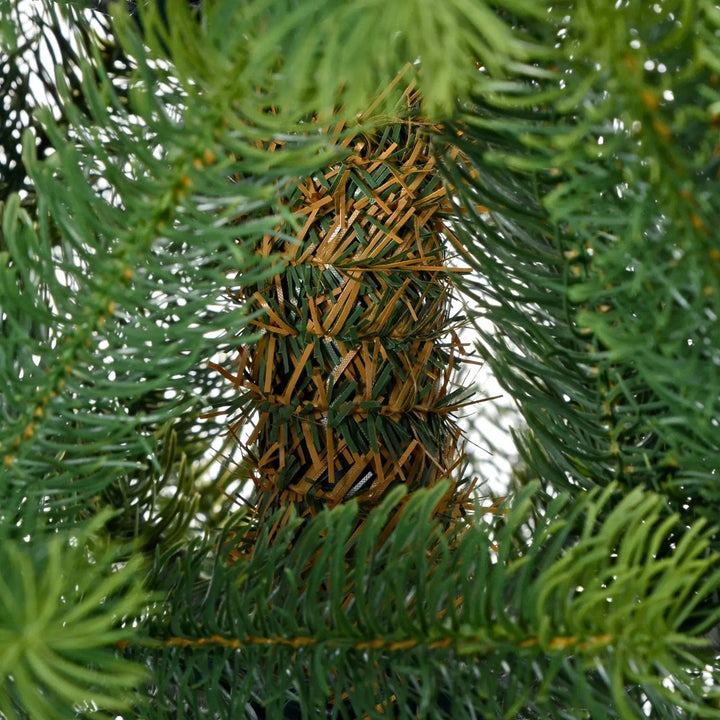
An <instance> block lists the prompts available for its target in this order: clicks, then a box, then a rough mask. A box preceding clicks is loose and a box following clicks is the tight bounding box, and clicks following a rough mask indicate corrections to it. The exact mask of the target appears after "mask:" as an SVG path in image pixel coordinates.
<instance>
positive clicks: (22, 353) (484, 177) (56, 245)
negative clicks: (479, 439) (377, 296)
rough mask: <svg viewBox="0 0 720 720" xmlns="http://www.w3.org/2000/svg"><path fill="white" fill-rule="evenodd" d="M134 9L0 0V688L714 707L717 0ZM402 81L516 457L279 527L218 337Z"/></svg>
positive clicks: (93, 708) (225, 338)
mask: <svg viewBox="0 0 720 720" xmlns="http://www.w3.org/2000/svg"><path fill="white" fill-rule="evenodd" d="M139 5H140V6H139V8H138V15H137V16H136V17H131V16H130V15H128V14H127V13H126V12H125V11H124V10H123V6H122V5H121V4H117V5H115V6H113V7H112V16H113V22H114V25H112V27H111V25H110V21H109V19H108V16H106V15H104V14H102V13H97V12H93V11H91V10H90V9H89V4H88V5H85V4H83V3H79V2H78V3H53V2H50V0H45V1H44V2H42V3H39V4H37V6H36V7H37V8H38V11H37V13H35V17H36V18H37V22H38V23H39V24H36V25H34V26H31V25H27V24H23V23H21V22H20V17H21V15H22V13H21V12H20V10H19V8H20V6H19V5H16V4H14V3H11V2H10V1H9V0H4V1H2V0H0V9H1V10H2V12H0V39H1V41H2V50H1V53H2V66H1V67H2V70H3V73H2V76H3V78H2V80H0V88H2V90H3V92H4V93H5V94H4V96H3V101H2V102H3V103H5V104H3V105H2V111H1V112H2V114H3V117H2V123H0V144H2V147H3V150H4V153H5V154H4V155H0V157H3V158H4V160H3V161H4V162H6V160H7V162H6V165H7V166H6V167H3V168H2V169H0V203H2V209H1V210H0V214H1V215H2V231H1V234H0V417H2V424H1V426H0V500H1V502H0V508H1V510H0V714H1V715H3V716H5V717H8V718H16V717H17V718H26V717H27V718H32V719H33V720H36V719H38V718H39V719H41V720H42V719H43V718H46V717H47V718H54V717H57V718H73V717H78V716H81V715H83V714H84V715H88V716H89V715H97V714H100V715H102V714H105V715H106V716H110V717H114V716H115V714H117V713H122V716H123V717H125V718H126V719H127V720H129V719H130V718H132V717H138V718H139V717H142V718H144V719H145V720H148V719H150V718H154V717H156V718H161V717H162V718H165V717H188V718H190V717H192V718H195V717H200V716H202V717H217V718H226V717H248V718H260V717H282V716H283V715H287V716H292V714H293V713H295V715H297V714H299V713H301V714H302V716H303V717H312V716H315V715H319V716H323V715H324V714H325V713H324V712H323V708H326V709H327V715H328V716H330V717H343V718H351V717H362V716H363V714H366V715H367V716H368V717H380V716H381V711H380V709H378V705H380V707H382V704H383V703H384V704H385V715H384V717H387V716H388V715H391V714H392V713H396V714H397V716H398V717H406V718H412V717H433V718H436V717H439V718H442V717H449V718H450V717H453V718H454V717H497V718H508V719H509V718H538V719H539V718H566V719H569V718H604V717H608V718H636V717H643V716H646V715H647V714H649V715H650V716H651V717H658V718H689V717H717V716H718V715H719V714H720V711H718V707H719V706H720V703H719V699H718V697H717V665H718V663H717V649H716V648H714V647H713V646H712V645H711V644H710V643H709V642H708V641H706V640H705V639H704V638H703V634H704V633H706V632H708V631H711V630H712V629H713V627H714V626H715V625H716V624H717V621H718V617H717V596H718V593H719V592H720V577H719V576H718V571H717V566H718V556H717V554H716V551H717V549H718V540H717V538H718V537H719V536H720V535H719V533H718V522H719V521H720V517H719V516H718V511H717V503H715V502H713V501H714V500H716V499H717V489H716V487H715V485H716V480H717V473H718V468H720V444H719V443H720V429H719V428H718V422H720V407H719V403H720V399H719V398H720V380H719V377H718V357H717V355H718V352H720V336H719V335H718V327H719V326H718V322H717V318H718V314H720V308H719V307H718V298H720V271H719V269H718V268H719V267H720V253H719V251H718V245H717V242H716V241H715V240H714V234H713V233H714V232H715V225H716V224H717V217H718V214H719V212H720V207H718V199H717V198H718V197H720V194H719V193H718V192H717V191H718V188H717V182H718V174H717V158H716V155H717V152H716V139H717V115H718V109H719V108H720V105H719V104H718V103H720V97H718V93H719V92H720V91H719V90H718V81H717V77H716V73H720V60H719V58H720V40H719V39H718V37H719V36H718V25H719V24H720V16H718V11H717V8H716V7H715V5H714V3H712V2H710V0H696V1H695V2H692V1H691V0H677V1H672V0H668V2H658V3H653V4H649V3H645V2H641V1H640V0H628V1H627V2H622V3H615V2H610V0H578V2H572V3H568V2H566V3H560V4H558V3H555V4H553V5H552V6H550V5H546V4H545V3H536V2H530V1H525V0H512V1H507V2H500V3H493V4H492V6H490V5H488V4H485V3H479V2H473V3H470V2H464V0H452V2H448V3H419V2H399V1H398V0H386V2H384V3H378V2H375V1H372V2H370V1H369V0H368V2H363V3H357V2H353V3H329V2H322V3H313V2H300V1H299V0H298V1H295V2H288V1H287V0H284V1H283V2H280V1H279V0H278V1H276V2H268V1H267V0H266V1H265V2H244V3H237V2H229V1H226V0H215V1H211V0H209V1H208V2H207V3H204V4H203V6H202V11H201V12H199V13H198V12H197V11H195V10H188V9H187V7H185V5H184V4H183V3H181V2H170V3H168V4H167V6H166V8H165V12H164V15H163V13H162V12H161V11H160V10H159V9H157V8H156V7H155V4H154V3H142V4H139ZM88 18H94V20H93V22H92V23H91V22H90V21H89V20H88ZM163 18H165V19H163ZM166 21H167V22H166ZM47 38H55V40H54V42H55V43H56V44H55V45H53V43H51V42H50V41H49V40H48V41H47V44H46V45H45V46H44V47H46V49H47V50H50V49H51V48H54V50H52V51H53V52H55V53H56V61H57V62H56V64H57V68H56V73H55V76H54V77H52V76H50V75H49V74H47V73H44V74H43V73H41V72H40V70H39V69H38V68H39V67H40V65H41V63H38V62H35V64H34V65H33V64H32V63H31V64H29V65H26V64H25V62H26V61H25V59H26V58H28V57H34V60H35V61H37V60H38V58H39V56H40V52H41V51H40V47H41V45H42V43H43V42H45V39H47ZM34 43H35V44H34ZM416 61H417V62H416ZM32 72H34V73H35V75H36V76H37V77H36V80H37V78H38V77H39V78H40V84H41V85H42V87H43V88H44V90H43V93H38V95H42V94H45V95H46V98H47V99H46V100H42V99H41V98H40V97H35V96H34V95H33V93H34V91H33V92H27V91H28V89H29V88H30V83H29V80H28V73H32ZM403 73H404V74H403ZM411 79H412V80H413V81H414V82H415V83H416V84H417V86H418V87H419V88H420V91H421V93H422V95H423V102H424V103H425V104H424V110H425V112H428V113H432V114H433V115H434V116H435V118H437V119H438V120H443V121H446V122H444V124H443V129H442V130H441V131H440V130H438V134H437V135H438V136H437V138H436V141H435V152H436V156H437V158H438V160H439V162H440V163H441V165H442V167H443V172H444V173H445V177H446V178H447V179H448V180H449V181H450V183H451V184H452V185H453V186H454V189H453V193H454V196H455V197H456V198H457V203H458V213H457V216H456V217H455V218H452V219H451V220H450V221H449V222H451V225H452V230H453V232H454V233H455V235H456V236H457V237H458V239H459V243H458V244H457V247H456V248H455V249H456V250H457V252H458V254H460V255H461V256H462V258H461V261H462V262H463V263H470V264H471V265H472V266H473V267H474V268H475V269H476V270H477V274H476V276H475V278H474V279H473V280H472V281H470V282H469V283H468V284H467V288H466V290H467V293H468V294H469V295H471V296H473V298H474V300H475V302H476V303H478V305H479V308H480V313H481V315H482V316H483V319H489V320H490V321H492V323H493V324H494V329H493V330H492V331H489V330H487V326H486V325H485V324H484V323H483V325H482V326H480V327H479V328H478V338H479V340H478V345H479V348H480V350H481V353H482V356H483V358H484V359H485V360H486V361H487V362H488V363H489V364H490V365H491V366H492V368H493V370H494V372H495V374H496V375H497V377H498V379H499V380H500V382H501V383H502V384H503V385H504V387H505V388H506V390H507V392H508V393H509V394H510V396H511V397H512V398H513V399H514V400H515V401H516V402H517V404H518V406H519V408H520V410H521V412H522V417H523V420H524V422H525V423H526V425H527V430H526V431H522V432H518V433H517V440H518V450H519V452H520V454H521V466H520V467H519V468H518V472H517V477H518V478H523V479H524V480H523V482H525V480H526V479H527V478H531V477H532V478H536V479H537V482H533V483H529V484H528V483H527V482H525V484H528V487H526V488H522V487H521V488H519V489H518V490H517V491H516V492H514V493H513V494H512V496H511V497H510V498H509V499H508V500H507V501H506V502H505V503H504V504H502V505H499V504H494V505H493V509H492V511H491V512H489V513H488V514H486V515H483V512H484V511H482V510H480V509H478V512H477V513H476V514H475V516H473V517H470V518H466V519H464V520H463V521H462V524H458V525H456V526H453V527H452V529H450V530H448V526H447V522H446V521H445V522H441V521H440V520H439V519H436V518H435V517H434V516H433V510H434V509H435V508H437V506H438V502H439V500H440V494H441V492H442V491H443V490H444V488H442V487H440V488H436V489H435V490H433V491H431V492H418V493H417V494H415V495H413V496H411V497H410V498H409V500H408V499H407V498H401V492H397V493H395V494H393V495H392V496H391V497H390V498H388V499H387V501H386V502H385V503H384V504H383V505H382V506H381V507H380V508H378V509H376V510H375V511H373V512H372V513H371V514H370V515H369V517H368V518H367V520H366V522H365V525H364V526H363V528H362V530H359V531H357V527H358V525H357V512H358V511H357V508H356V506H355V505H354V504H349V505H346V506H341V507H339V508H337V509H336V510H334V511H332V512H330V511H325V512H322V513H320V514H319V515H318V516H317V517H316V518H315V519H313V520H311V521H301V520H299V519H297V518H293V517H291V518H290V519H289V521H288V522H287V524H286V525H285V527H284V529H282V530H281V531H280V534H279V537H278V538H277V539H275V540H274V541H273V542H270V541H269V539H268V538H269V537H270V536H271V535H273V532H271V524H272V521H266V522H264V523H263V524H262V525H261V526H260V527H258V526H256V525H251V524H250V521H249V520H248V519H247V518H246V517H245V516H243V515H242V514H240V515H233V514H232V513H231V512H230V508H231V507H232V506H233V504H234V502H236V501H238V500H237V497H238V494H239V490H238V488H237V483H236V482H235V481H236V480H237V478H238V477H239V476H240V475H241V473H240V471H239V470H237V469H236V468H235V465H234V463H235V461H236V457H235V455H234V454H233V453H234V450H233V449H232V443H230V446H229V445H228V443H227V441H225V440H224V439H223V438H222V434H223V432H224V428H223V426H222V425H221V424H220V423H219V422H215V421H213V420H212V419H207V418H205V419H203V413H206V412H207V410H208V409H209V408H211V407H213V406H214V407H217V406H223V407H224V406H228V407H229V408H230V410H231V411H232V410H238V411H240V409H241V408H240V407H239V405H238V403H239V401H238V400H237V398H236V397H235V396H234V395H231V394H229V393H228V392H227V390H226V388H225V385H226V379H225V378H224V377H222V375H220V374H219V373H217V372H216V371H215V370H213V369H212V368H211V367H208V362H209V361H213V362H219V361H222V360H223V359H225V358H226V357H228V356H229V355H231V354H232V353H233V352H235V351H236V350H237V348H238V346H239V345H240V344H241V343H242V344H246V343H252V342H253V341H254V338H253V334H252V333H249V332H248V329H249V327H250V325H249V320H250V319H251V317H252V311H251V309H250V308H249V307H247V306H246V305H245V304H244V303H239V302H237V301H234V300H232V298H233V297H235V298H237V297H240V295H241V293H240V292H239V291H240V290H242V289H243V288H248V287H253V286H257V287H261V286H262V285H263V282H264V280H265V278H269V277H272V276H273V275H274V274H276V273H277V272H279V271H280V270H281V269H282V267H283V266H282V263H281V262H280V261H279V259H278V258H277V257H275V256H272V255H271V256H269V257H262V256H260V254H258V253H256V249H257V246H258V240H259V238H262V237H263V236H266V235H270V236H273V235H275V236H277V235H280V238H279V239H280V241H283V240H287V241H289V242H292V240H293V231H294V228H295V227H297V226H298V224H297V219H295V218H293V216H292V213H291V212H290V211H289V210H288V208H289V207H290V206H291V199H292V198H293V194H294V193H296V191H297V187H298V184H299V182H300V181H301V180H302V179H304V178H307V177H308V176H311V175H312V174H313V173H315V172H316V171H317V170H319V169H322V168H326V167H328V166H329V165H330V164H332V163H333V162H338V163H339V162H340V161H341V159H342V157H344V155H345V154H346V153H345V152H344V151H343V150H341V149H340V148H338V147H335V146H334V145H333V144H332V142H330V140H329V137H330V136H329V134H328V133H327V130H328V129H330V128H331V127H332V126H334V125H335V123H336V122H338V121H340V120H343V121H345V122H346V123H348V124H349V125H350V127H349V132H352V133H355V134H358V133H359V132H360V130H363V131H364V130H365V129H366V128H367V129H372V128H374V127H376V126H384V125H386V124H388V123H390V122H391V121H396V120H397V119H398V117H399V116H401V115H402V114H403V113H401V112H398V111H397V110H396V108H397V104H396V101H397V98H398V96H399V95H400V94H401V93H402V92H404V91H405V89H406V86H407V85H408V84H409V82H410V80H411ZM5 98H8V99H7V100H5ZM456 101H457V105H456ZM44 102H47V104H48V106H49V107H48V108H45V109H42V108H40V107H39V106H40V105H42V104H43V103H44ZM9 109H11V111H9ZM358 112H360V113H361V117H359V118H358V117H357V113H358ZM310 118H313V119H314V120H315V122H314V123H311V122H309V119H310ZM318 120H320V121H321V122H318ZM322 121H324V122H325V124H323V122H322ZM354 123H359V126H358V125H357V124H355V125H353V124H354ZM358 127H359V128H360V130H358ZM26 128H30V132H29V133H27V134H26V135H25V138H24V144H23V155H22V164H20V162H19V160H20V156H19V154H18V151H17V147H16V145H17V140H18V135H19V133H20V131H22V130H23V129H26ZM601 138H602V142H600V140H601ZM271 147H272V148H274V151H273V152H270V149H271ZM8 159H9V160H8ZM10 161H12V162H10ZM18 190H19V191H21V194H20V195H15V194H13V192H14V191H18ZM283 233H286V235H287V236H286V237H285V236H283ZM233 403H235V405H233ZM477 422H478V423H480V422H483V419H482V416H480V415H479V414H478V419H477ZM223 442H224V443H225V444H224V445H223V447H224V449H225V451H227V452H228V458H227V459H226V461H225V463H224V465H222V466H220V465H219V464H212V463H209V461H208V457H209V455H210V454H211V453H212V448H217V447H218V445H219V444H220V443H223ZM228 447H229V449H228ZM233 483H235V484H233ZM518 484H519V485H522V484H523V483H522V482H519V483H518ZM652 491H654V492H652ZM405 500H407V504H406V505H405V506H404V507H403V510H402V512H400V513H398V514H395V515H392V513H393V511H394V509H396V508H399V507H400V506H401V504H402V503H403V502H405ZM391 515H392V517H393V518H397V524H395V525H394V526H393V527H388V525H387V523H386V520H387V518H388V517H390V516H391ZM698 516H702V519H701V520H698ZM248 538H251V539H252V543H249V542H248ZM118 540H119V541H121V543H122V549H119V546H118V544H117V541H118ZM147 568H149V570H148V569H147ZM141 585H142V586H143V587H144V589H141V587H140V586H141ZM153 593H159V594H158V595H154V594H153ZM148 599H150V600H153V601H157V602H156V604H155V605H153V606H151V607H146V605H147V603H148ZM126 641H130V643H129V644H128V645H127V646H126V645H125V642H126ZM123 656H127V657H123ZM129 661H134V662H129ZM133 688H135V690H133ZM138 688H139V689H138ZM391 707H392V710H391V709H390V708H391Z"/></svg>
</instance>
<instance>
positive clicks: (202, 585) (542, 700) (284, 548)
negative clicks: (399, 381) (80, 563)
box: [128, 487, 720, 718]
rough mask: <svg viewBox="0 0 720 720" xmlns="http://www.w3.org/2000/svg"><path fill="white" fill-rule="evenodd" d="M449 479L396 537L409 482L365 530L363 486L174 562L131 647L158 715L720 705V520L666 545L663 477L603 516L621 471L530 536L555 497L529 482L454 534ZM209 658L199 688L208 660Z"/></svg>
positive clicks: (553, 513)
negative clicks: (447, 514) (713, 661)
mask: <svg viewBox="0 0 720 720" xmlns="http://www.w3.org/2000/svg"><path fill="white" fill-rule="evenodd" d="M443 491H444V488H442V487H441V488H439V489H436V490H434V491H418V492H417V493H416V494H414V495H413V496H411V498H410V500H409V502H408V504H407V505H406V506H405V508H404V510H403V512H402V514H401V516H400V519H399V521H398V523H397V525H396V527H395V528H394V529H393V531H392V532H391V534H390V535H388V536H387V538H386V539H385V540H384V542H383V541H382V540H381V537H382V533H383V529H384V527H385V522H386V519H387V517H388V515H389V514H390V513H391V512H392V508H393V506H394V505H395V504H397V503H398V502H399V501H400V498H401V496H402V494H403V493H402V491H400V492H395V493H393V496H392V497H391V498H390V499H388V500H387V501H386V502H385V503H384V504H383V506H382V507H381V508H379V509H377V510H376V511H374V512H373V513H372V514H371V515H370V517H369V518H368V520H367V521H366V523H365V525H364V526H363V528H362V530H360V531H359V532H354V528H355V523H354V519H355V516H356V513H357V507H356V506H355V505H354V504H348V505H344V506H341V507H339V508H337V509H335V510H333V511H325V512H324V513H322V514H320V515H318V516H317V517H316V518H315V519H314V520H312V521H311V522H309V523H306V524H304V525H300V524H298V521H297V520H295V521H293V522H290V523H289V525H288V527H287V528H286V529H285V530H283V531H282V532H281V534H280V536H279V537H278V539H277V541H276V542H273V543H272V544H266V541H267V531H266V532H265V540H263V539H262V538H261V539H260V540H259V541H258V542H257V544H256V545H255V548H254V551H253V553H252V555H251V556H247V555H245V556H237V555H236V554H234V553H233V552H232V550H233V547H235V546H236V543H237V542H238V537H237V536H236V537H235V538H231V536H228V535H226V536H225V543H224V544H223V545H221V547H220V548H219V550H218V552H217V553H216V554H215V556H214V558H213V559H212V560H211V561H210V560H208V559H205V560H201V559H200V558H199V557H198V554H197V553H195V554H189V555H186V556H185V558H184V559H182V560H181V559H178V560H177V564H176V565H175V566H172V567H167V566H166V567H158V568H157V569H156V572H157V573H158V577H159V578H160V579H161V586H164V587H165V588H166V589H167V590H169V594H168V597H169V598H172V601H171V602H170V603H169V604H166V605H165V606H164V612H163V616H162V618H161V619H160V622H159V623H158V622H157V621H156V623H155V624H153V626H152V628H153V629H152V631H151V634H150V636H149V637H146V638H145V639H143V640H140V641H139V642H138V643H135V644H134V645H131V646H129V647H128V650H131V649H132V653H131V654H132V656H134V657H137V658H138V659H139V658H143V660H144V661H145V662H149V663H151V665H152V666H153V667H154V668H155V676H156V677H157V678H158V683H159V685H158V687H157V697H158V698H162V701H161V702H160V703H159V706H158V708H157V709H156V710H155V712H156V713H157V717H162V716H166V715H167V714H168V713H179V714H183V713H188V712H190V713H192V712H207V713H208V715H209V716H211V717H214V716H217V717H227V716H228V713H229V714H230V715H232V714H238V715H239V714H242V713H243V708H245V707H246V705H248V706H251V705H252V703H253V702H255V703H256V704H257V703H259V704H260V705H261V706H263V707H264V712H265V713H266V714H267V716H268V717H280V716H281V715H282V712H283V708H284V707H285V705H286V703H289V702H292V701H294V702H297V703H298V704H299V706H300V708H301V710H302V712H303V713H311V712H315V711H316V709H317V708H322V707H328V712H330V709H332V712H334V713H336V715H337V716H338V717H380V716H381V710H380V708H381V707H385V708H386V711H387V709H390V708H392V712H394V713H396V717H408V718H409V717H445V716H447V717H458V716H459V714H462V715H467V714H468V713H469V712H474V713H476V714H478V715H479V716H483V717H501V716H502V717H536V716H538V717H560V715H559V714H557V713H559V712H564V713H566V716H569V715H572V716H573V717H580V716H584V715H583V712H585V713H588V715H587V716H592V717H598V716H599V715H598V713H599V712H600V708H606V698H604V697H603V693H605V694H608V693H609V694H610V695H611V697H612V698H613V705H614V710H610V709H609V708H608V709H607V712H609V713H612V715H608V716H613V717H615V716H616V717H623V718H630V717H637V716H638V715H639V714H641V712H642V711H641V705H642V700H641V698H642V697H644V696H643V693H645V696H646V697H653V702H654V703H656V704H657V709H658V711H660V710H661V709H662V708H663V707H667V708H671V707H673V706H676V707H683V708H685V709H686V710H688V711H691V712H696V713H698V716H702V717H715V716H717V714H718V713H717V711H716V710H715V709H714V707H713V703H714V702H715V701H714V700H713V699H711V698H712V696H713V691H710V694H707V693H706V689H705V688H704V687H703V685H702V681H701V680H699V678H694V677H693V671H692V670H691V669H690V668H691V667H692V666H695V667H696V668H697V669H698V670H699V669H700V668H701V667H702V666H703V663H704V661H703V660H702V659H701V657H696V656H695V655H694V654H693V648H696V649H699V647H700V646H701V644H702V643H700V644H698V642H697V641H696V640H695V639H694V638H691V637H688V636H686V635H684V634H683V633H682V631H681V625H682V622H683V619H684V618H685V617H686V616H687V615H688V613H689V612H691V609H692V607H693V606H694V605H696V604H697V603H699V602H701V601H702V599H703V598H704V597H706V596H707V595H708V593H710V592H711V591H712V590H713V589H714V588H715V587H716V586H717V583H718V580H719V579H720V578H719V576H718V574H717V572H715V573H712V571H711V568H712V567H713V565H714V564H715V563H716V562H717V560H716V557H715V556H714V555H708V554H707V553H706V552H705V551H706V549H707V547H708V544H709V540H710V535H709V532H708V531H707V530H706V529H703V523H700V524H698V525H696V526H694V527H693V528H692V529H691V530H690V532H689V533H688V535H686V537H685V539H684V540H683V542H682V543H681V544H680V545H679V546H678V548H677V549H676V551H675V552H674V553H672V554H671V555H668V556H666V557H659V556H656V554H655V553H656V552H657V550H658V548H659V547H661V546H662V545H663V543H664V542H666V540H667V537H668V533H669V531H670V529H671V527H672V524H673V523H675V522H676V521H677V518H673V519H672V520H671V521H670V520H667V519H666V518H665V517H664V515H663V509H664V503H665V501H664V498H663V497H662V496H657V495H652V494H645V493H643V492H641V491H640V490H636V491H633V492H632V493H630V494H629V495H627V496H626V497H625V498H624V499H622V500H620V502H619V503H618V504H617V505H616V506H615V507H614V508H613V509H611V510H610V511H609V512H608V513H604V514H606V519H605V520H604V521H603V523H602V524H601V525H599V526H598V525H596V517H597V516H598V515H599V514H603V512H604V509H605V508H607V507H608V503H610V502H611V500H612V498H613V493H614V492H615V488H614V487H613V488H611V489H610V490H608V491H606V492H605V493H604V494H603V495H599V494H598V493H597V492H593V493H590V494H589V495H587V496H586V497H585V498H584V499H582V500H581V501H580V502H575V503H574V504H573V505H572V506H569V498H568V497H561V498H557V499H555V500H554V501H552V502H550V503H549V504H548V505H545V506H544V514H543V515H541V516H536V519H535V520H533V526H532V536H531V537H529V538H528V537H527V535H525V529H526V528H528V525H526V523H527V522H528V520H529V516H528V514H529V512H530V511H531V509H532V507H533V505H535V504H537V503H538V501H539V497H537V496H533V494H532V493H531V492H527V491H526V492H524V493H523V495H522V496H521V497H519V498H518V500H517V501H516V503H515V504H514V506H513V507H512V508H507V513H508V514H507V516H506V518H505V519H503V520H502V521H500V522H498V523H497V524H496V526H495V527H490V526H485V525H483V524H482V522H480V521H476V522H472V523H470V525H469V526H465V527H462V528H458V530H457V535H456V536H455V537H448V536H447V535H446V534H445V532H444V531H443V529H442V524H441V523H440V522H439V521H438V520H436V519H434V518H433V508H434V507H435V506H436V505H437V503H438V501H439V499H440V497H441V495H442V493H443ZM608 509H609V508H608ZM193 555H194V556H193ZM208 573H210V574H209V575H208ZM200 598H202V601H200ZM213 668H214V669H213ZM208 675H209V676H210V677H212V678H213V679H212V681H211V683H210V684H208V685H205V686H204V688H203V691H202V692H201V693H198V689H197V687H196V685H195V683H194V682H192V678H193V677H196V678H200V677H204V678H207V677H208ZM669 677H672V682H673V685H672V688H669V687H668V686H667V682H666V681H667V679H668V678H669ZM604 683H606V687H605V690H603V684H604ZM153 694H155V691H153ZM444 703H447V715H444V714H443V711H442V710H440V709H439V708H442V707H443V704H444ZM191 708H194V710H192V709H191ZM603 712H605V710H603ZM248 713H249V711H248ZM250 716H252V715H250ZM150 717H155V716H154V715H151V716H150Z"/></svg>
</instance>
